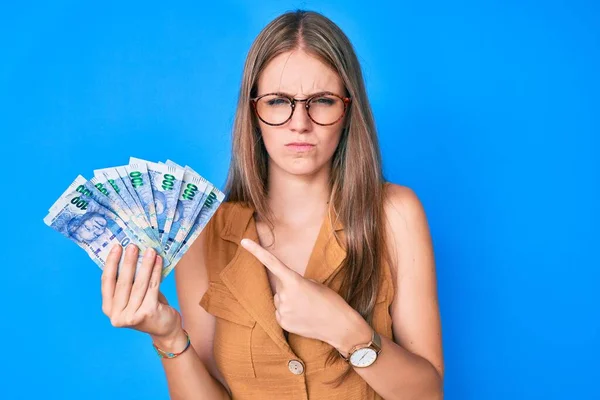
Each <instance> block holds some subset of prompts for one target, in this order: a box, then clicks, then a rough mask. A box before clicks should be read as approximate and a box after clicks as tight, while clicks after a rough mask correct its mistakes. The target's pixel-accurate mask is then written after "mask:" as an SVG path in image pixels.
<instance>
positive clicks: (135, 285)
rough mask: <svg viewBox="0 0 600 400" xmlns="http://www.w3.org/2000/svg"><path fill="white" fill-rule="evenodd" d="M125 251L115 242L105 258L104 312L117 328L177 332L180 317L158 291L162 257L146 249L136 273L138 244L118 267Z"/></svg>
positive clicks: (158, 334) (165, 334) (155, 333)
mask: <svg viewBox="0 0 600 400" xmlns="http://www.w3.org/2000/svg"><path fill="white" fill-rule="evenodd" d="M122 253H123V249H122V247H121V246H120V245H118V244H117V245H114V247H113V248H112V249H111V251H110V253H109V254H108V257H107V259H106V264H105V265H104V271H103V272H102V279H101V280H102V284H101V290H102V312H104V314H106V316H107V317H109V318H110V322H111V324H112V325H113V326H115V327H118V328H132V329H135V330H138V331H141V332H146V333H149V334H150V335H152V336H155V337H168V336H170V335H171V334H173V333H174V332H177V330H178V329H179V328H180V327H181V317H180V315H179V313H178V312H177V311H176V310H175V309H174V308H172V307H171V306H169V303H168V302H167V299H166V298H165V297H164V296H163V294H162V293H160V291H159V287H160V281H161V272H162V267H163V261H162V257H160V256H159V255H157V254H156V251H155V250H154V249H152V248H149V249H147V250H146V251H145V252H144V254H143V255H142V264H141V266H140V267H139V269H138V271H137V274H136V266H137V262H138V255H139V249H138V247H137V246H135V245H129V246H127V248H126V249H125V255H124V257H123V261H122V262H121V267H120V269H119V260H121V256H122ZM118 269H119V274H117V270H118ZM134 275H135V279H134Z"/></svg>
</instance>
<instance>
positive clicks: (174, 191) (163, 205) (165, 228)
mask: <svg viewBox="0 0 600 400" xmlns="http://www.w3.org/2000/svg"><path fill="white" fill-rule="evenodd" d="M146 165H147V167H148V174H149V175H150V183H151V185H152V195H153V196H154V206H155V208H156V219H157V221H158V233H159V237H160V241H161V243H162V244H163V246H164V245H165V243H166V242H167V239H168V238H169V231H170V229H171V225H172V224H173V219H174V217H175V212H176V210H177V202H178V201H179V192H180V190H181V183H182V181H183V174H184V170H183V169H181V168H177V167H173V166H169V165H166V164H159V163H153V162H146Z"/></svg>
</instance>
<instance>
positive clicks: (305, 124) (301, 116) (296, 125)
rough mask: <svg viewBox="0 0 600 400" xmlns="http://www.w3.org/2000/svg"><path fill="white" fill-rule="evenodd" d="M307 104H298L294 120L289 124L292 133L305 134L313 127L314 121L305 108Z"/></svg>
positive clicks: (293, 116)
mask: <svg viewBox="0 0 600 400" xmlns="http://www.w3.org/2000/svg"><path fill="white" fill-rule="evenodd" d="M304 104H305V103H303V102H302V103H300V102H297V103H296V107H295V108H294V112H293V114H292V118H291V119H290V122H289V128H290V129H291V130H292V132H298V133H304V132H307V131H309V130H310V128H311V127H312V121H311V119H310V117H309V116H308V110H307V109H306V107H305V106H304Z"/></svg>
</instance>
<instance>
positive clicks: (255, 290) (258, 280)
mask: <svg viewBox="0 0 600 400" xmlns="http://www.w3.org/2000/svg"><path fill="white" fill-rule="evenodd" d="M253 214H254V210H253V209H251V208H249V207H246V206H242V205H241V204H239V203H229V202H226V203H223V204H221V206H220V207H219V209H218V210H217V212H216V213H215V215H214V216H213V217H212V218H211V220H210V222H209V223H208V225H207V226H206V228H205V229H206V230H207V232H206V233H207V234H206V240H207V243H206V246H205V249H206V251H205V257H206V259H205V265H206V266H207V268H208V275H209V288H208V290H207V291H206V293H205V294H204V296H203V297H202V299H201V301H200V305H201V306H202V307H203V308H204V309H205V310H206V311H207V312H208V313H210V314H212V315H214V316H215V317H216V328H215V336H214V343H213V346H214V347H213V350H214V357H215V360H216V363H217V366H218V368H219V371H220V372H221V373H222V374H223V376H224V377H225V379H226V381H227V384H228V385H229V387H230V389H231V391H232V396H233V398H234V399H240V400H243V399H261V400H268V399H278V400H287V399H290V400H306V399H311V400H315V399H344V400H354V399H356V400H358V399H360V400H364V399H381V397H380V396H378V395H377V394H376V393H375V392H374V391H373V389H371V388H370V387H369V385H368V384H367V383H366V382H365V381H364V380H363V379H362V378H361V377H360V376H359V375H358V374H357V373H356V372H354V371H351V373H350V376H349V377H348V378H347V380H346V381H344V382H343V383H342V385H340V386H339V387H337V388H336V387H334V386H333V385H332V384H329V383H327V382H328V381H332V380H334V379H335V378H337V377H338V376H340V374H341V373H342V372H343V371H344V370H345V369H346V368H347V366H348V364H346V363H345V362H344V361H343V360H342V359H341V357H340V358H337V359H336V361H335V363H334V364H333V365H331V363H330V364H329V365H325V361H326V359H327V357H328V355H329V352H330V351H331V349H332V347H331V346H330V345H328V344H327V343H324V342H321V341H319V340H315V339H308V338H305V337H302V336H299V335H295V334H292V333H290V334H289V336H288V338H287V339H286V337H285V335H284V332H283V330H282V328H281V327H280V326H279V324H278V323H277V320H276V319H275V305H274V304H273V292H272V290H271V287H270V285H269V280H268V277H267V271H266V268H265V267H264V266H263V265H262V264H261V262H260V261H258V260H257V259H256V258H255V257H254V256H253V255H252V254H251V253H249V252H248V251H246V250H245V249H244V248H243V247H242V246H240V245H239V243H240V240H241V239H243V238H244V237H248V238H250V239H253V240H255V241H256V242H257V243H258V233H257V231H256V224H255V220H254V218H253ZM343 230H344V229H343V226H342V224H341V223H336V225H335V226H332V225H331V223H330V221H329V218H327V217H326V218H325V219H324V221H323V223H322V226H321V229H320V232H319V235H318V237H317V241H316V243H315V246H314V248H313V251H312V254H311V255H310V259H309V262H308V266H307V268H306V272H305V275H304V276H305V277H306V278H310V279H314V280H316V281H318V282H321V283H323V284H325V285H327V286H328V287H330V288H332V289H333V290H335V291H339V287H340V285H341V281H342V277H343V274H344V270H343V269H342V268H341V263H342V261H343V260H344V258H345V256H346V252H345V250H344V248H343V247H342V245H340V244H339V243H338V242H337V240H336V239H335V237H334V236H333V233H334V231H335V232H337V233H338V236H339V237H340V238H341V239H342V240H343V238H344V232H343ZM380 282H381V283H380V285H381V286H380V290H379V295H378V298H377V303H376V306H375V310H374V316H373V327H374V328H375V330H377V332H378V333H379V334H380V335H381V336H385V337H388V338H390V339H391V338H392V318H391V316H390V313H389V307H390V305H391V302H392V300H393V297H394V286H393V282H392V277H391V273H390V271H389V268H388V267H387V266H386V268H383V273H382V278H381V281H380Z"/></svg>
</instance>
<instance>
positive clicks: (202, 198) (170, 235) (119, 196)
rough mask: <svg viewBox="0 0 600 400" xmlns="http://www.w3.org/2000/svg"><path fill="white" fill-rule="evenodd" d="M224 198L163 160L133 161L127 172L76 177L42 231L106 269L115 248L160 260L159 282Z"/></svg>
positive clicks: (188, 172)
mask: <svg viewBox="0 0 600 400" xmlns="http://www.w3.org/2000/svg"><path fill="white" fill-rule="evenodd" d="M224 197H225V196H224V194H223V193H221V191H220V190H219V189H217V188H216V187H215V186H214V185H212V184H211V183H210V182H208V181H207V180H206V179H204V178H203V177H202V176H201V175H200V174H198V173H197V172H196V171H194V170H193V169H192V168H191V167H189V166H185V167H182V166H180V165H178V164H177V163H175V162H173V161H171V160H167V161H166V162H165V163H154V162H150V161H146V160H143V159H139V158H134V157H131V158H130V159H129V164H128V165H126V166H119V167H111V168H101V169H96V170H94V176H93V177H92V178H91V179H90V180H87V179H85V178H84V177H83V176H81V175H79V176H77V178H76V179H75V180H74V181H73V182H71V184H70V185H69V186H68V187H67V189H66V190H65V191H64V192H63V193H62V194H61V195H60V196H59V198H58V200H56V201H55V202H54V204H52V206H50V208H49V210H48V214H47V215H46V217H45V218H44V222H45V223H46V225H48V226H50V227H51V228H53V229H55V230H56V231H58V232H60V233H61V234H63V235H64V236H66V237H68V238H69V239H71V240H72V241H74V242H75V243H76V244H77V245H78V246H79V247H81V248H83V249H84V250H85V251H86V252H87V253H88V255H89V256H90V258H92V260H94V262H95V263H96V264H97V265H98V266H99V267H100V268H104V264H105V262H106V258H107V256H108V252H109V251H110V249H111V248H112V246H113V245H114V244H116V243H119V244H121V245H122V246H124V247H125V246H127V245H128V244H129V243H133V244H136V245H137V246H139V247H140V250H141V252H140V258H139V260H138V266H139V263H140V262H141V257H142V254H143V251H145V249H147V248H148V247H152V248H154V249H155V250H156V251H157V253H158V254H159V255H160V256H161V257H162V258H163V271H162V276H163V278H164V277H166V276H167V275H168V274H169V273H170V272H171V271H172V270H173V268H174V267H175V265H176V264H177V262H178V261H179V260H180V259H181V257H182V256H183V255H184V254H185V252H187V250H188V249H189V247H190V246H191V244H192V243H193V242H194V240H195V239H196V238H197V237H198V235H199V234H200V232H201V231H202V230H203V229H204V227H205V226H206V224H207V223H208V221H209V220H210V218H212V216H213V215H214V213H215V211H216V209H217V208H218V207H219V206H220V204H221V203H222V202H223V200H224Z"/></svg>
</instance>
